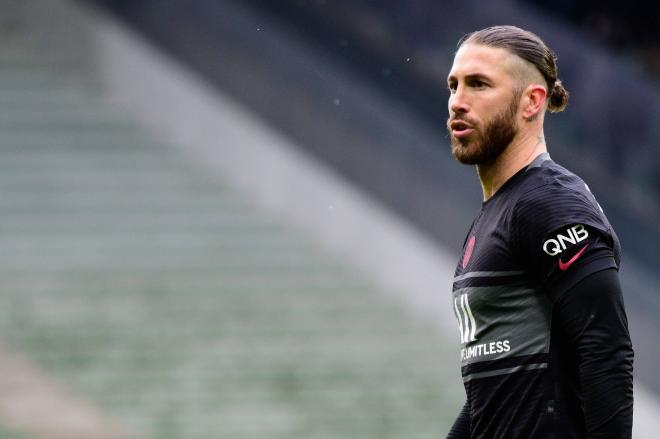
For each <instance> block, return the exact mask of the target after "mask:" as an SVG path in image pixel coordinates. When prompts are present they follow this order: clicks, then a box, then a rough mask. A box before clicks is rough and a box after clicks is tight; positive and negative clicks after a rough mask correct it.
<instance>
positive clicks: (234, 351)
mask: <svg viewBox="0 0 660 439" xmlns="http://www.w3.org/2000/svg"><path fill="white" fill-rule="evenodd" d="M2 41H3V42H2V47H0V103H1V105H0V130H1V132H2V135H1V136H0V169H1V172H0V214H1V218H2V219H1V220H0V248H1V249H2V252H0V284H1V290H0V334H1V335H0V341H1V342H2V344H4V345H5V346H8V347H9V348H10V349H11V350H14V351H17V352H20V353H22V354H23V355H25V357H26V358H28V359H30V360H31V361H32V362H33V363H34V364H35V365H36V366H37V367H39V368H40V369H41V370H43V371H45V372H46V373H47V374H48V375H49V376H50V377H52V379H53V380H54V381H55V382H57V383H59V385H62V386H65V387H66V388H67V389H69V390H70V391H71V392H72V393H74V394H76V395H78V396H79V397H80V398H83V399H84V400H86V401H88V402H89V403H90V404H92V405H94V406H95V407H98V408H99V409H100V410H102V411H104V412H105V413H107V414H108V416H110V417H111V418H112V419H115V420H116V422H118V423H119V424H120V425H121V426H122V427H123V428H125V429H126V430H127V431H130V432H132V433H134V434H135V436H136V437H144V438H158V439H167V438H231V439H248V438H265V437H267V438H287V439H294V438H305V439H310V438H319V439H320V438H356V439H357V438H373V439H387V438H406V439H414V438H420V439H421V438H434V437H438V435H441V434H442V432H443V431H446V430H447V428H448V425H449V423H450V422H451V420H452V418H453V417H454V415H455V413H456V408H457V406H458V405H459V404H460V402H461V399H462V398H463V395H462V390H461V389H460V387H459V380H458V371H457V365H455V364H454V363H453V362H451V361H447V360H446V358H447V355H452V356H454V355H455V353H454V352H453V351H452V352H451V353H448V352H445V351H444V350H443V349H442V348H441V346H443V343H442V342H441V341H440V340H439V339H438V335H437V334H436V331H435V330H434V329H432V328H431V327H430V326H428V325H426V324H424V323H422V322H419V321H418V320H417V319H416V318H415V317H414V316H413V315H411V314H409V312H408V311H406V309H405V308H404V307H403V306H402V305H401V304H399V303H398V302H396V301H395V300H394V299H393V298H391V297H388V296H387V295H385V294H382V292H381V291H379V290H378V289H377V288H376V287H375V286H374V285H372V284H371V283H370V282H369V281H368V280H367V279H365V278H364V277H363V276H362V275H361V274H360V273H359V272H357V271H356V270H355V269H353V268H351V266H350V265H349V264H348V263H346V262H345V261H342V260H341V259H339V258H338V257H336V256H333V255H330V254H328V253H326V252H325V251H323V250H322V249H320V248H318V247H317V246H316V245H315V244H314V243H313V242H312V241H310V240H308V239H307V237H305V236H304V235H301V234H300V233H298V232H296V231H295V230H292V229H290V228H288V227H287V226H286V225H284V224H282V223H280V222H278V220H276V219H274V218H271V217H269V216H268V215H266V214H264V213H262V212H261V211H259V210H258V209H257V208H255V207H254V206H253V205H251V203H250V201H249V200H248V199H246V198H245V197H243V196H242V194H241V193H238V192H235V191H234V190H232V189H230V187H229V186H227V185H226V184H225V183H224V182H223V180H222V176H221V175H220V176H218V175H213V174H211V173H209V172H208V171H207V170H203V169H201V168H200V167H199V166H198V164H196V163H195V162H193V161H191V160H189V159H188V158H187V157H186V156H185V155H184V154H183V153H182V152H181V151H182V150H181V149H179V148H175V147H173V146H172V145H169V144H168V143H167V142H165V141H162V140H161V139H158V138H156V137H154V135H152V134H150V133H147V132H145V131H143V130H142V129H140V128H139V127H138V126H137V125H136V124H135V123H134V122H133V121H132V120H131V118H130V117H129V115H127V114H124V113H122V112H119V111H117V110H115V109H113V108H112V107H110V106H108V105H107V104H106V103H104V102H103V100H102V98H101V96H100V92H99V90H98V89H97V88H95V87H94V85H93V84H90V83H89V82H86V81H85V80H84V79H82V78H80V77H77V76H76V75H72V74H71V73H70V72H68V71H66V70H63V69H61V68H55V67H52V66H49V65H46V64H45V62H44V58H43V57H42V56H41V55H40V54H39V53H38V52H35V51H34V50H33V49H32V48H31V46H30V44H29V43H27V42H25V41H24V40H22V39H21V38H16V37H15V36H14V37H12V36H11V35H3V38H2ZM455 369H456V370H455ZM35 422H38V420H35ZM3 437H14V436H13V435H9V433H7V435H6V436H3ZM18 437H22V436H18Z"/></svg>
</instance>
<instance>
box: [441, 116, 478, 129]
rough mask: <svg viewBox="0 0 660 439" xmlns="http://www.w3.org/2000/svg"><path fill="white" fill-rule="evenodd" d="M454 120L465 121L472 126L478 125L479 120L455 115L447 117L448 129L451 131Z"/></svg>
mask: <svg viewBox="0 0 660 439" xmlns="http://www.w3.org/2000/svg"><path fill="white" fill-rule="evenodd" d="M454 122H463V123H465V124H467V125H469V126H470V127H475V126H476V125H477V121H475V120H473V119H471V118H469V117H465V116H456V115H454V116H452V117H450V118H448V119H447V129H448V130H449V131H451V124H452V123H454Z"/></svg>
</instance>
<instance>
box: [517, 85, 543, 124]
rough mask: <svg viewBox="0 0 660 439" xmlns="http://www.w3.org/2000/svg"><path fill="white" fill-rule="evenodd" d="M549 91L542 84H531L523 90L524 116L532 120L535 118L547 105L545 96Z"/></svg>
mask: <svg viewBox="0 0 660 439" xmlns="http://www.w3.org/2000/svg"><path fill="white" fill-rule="evenodd" d="M547 95H548V91H547V90H546V89H545V87H544V86H542V85H540V84H530V85H529V86H528V87H527V88H526V89H525V91H524V92H523V102H522V110H523V113H522V116H523V118H524V119H525V120H527V121H529V122H531V121H533V120H535V119H536V118H537V117H538V115H539V114H540V113H541V111H542V110H543V108H544V105H545V97H546V96H547Z"/></svg>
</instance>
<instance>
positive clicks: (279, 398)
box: [0, 0, 660, 439]
mask: <svg viewBox="0 0 660 439" xmlns="http://www.w3.org/2000/svg"><path fill="white" fill-rule="evenodd" d="M0 11H2V13H1V14H0V168H1V169H2V172H1V173H0V211H1V213H2V219H0V249H2V251H1V252H0V273H1V275H0V285H1V286H2V289H1V290H0V438H33V437H34V438H232V439H234V438H235V439H249V438H287V439H290V438H306V439H307V438H319V439H320V438H328V439H329V438H356V439H358V438H359V439H362V438H374V439H376V438H378V439H388V438H391V439H395V438H406V439H415V438H419V439H422V438H437V437H444V435H445V434H446V431H447V430H448V428H449V426H450V425H451V422H452V421H453V419H454V417H455V416H456V414H457V413H458V410H459V407H460V406H461V405H462V403H463V401H464V398H465V396H464V391H463V389H462V383H461V380H460V375H459V361H458V355H457V351H458V344H457V340H458V338H457V335H458V332H457V331H456V328H455V327H454V320H453V319H454V318H453V315H452V313H451V310H449V309H448V306H447V304H448V303H449V302H448V297H449V296H448V294H449V293H450V289H451V279H452V275H453V270H454V266H455V264H456V261H457V260H458V254H459V252H460V248H461V246H462V243H463V238H464V235H465V233H466V231H467V228H468V227H469V224H470V223H471V222H472V219H473V217H474V216H475V215H476V213H477V212H478V211H479V209H480V206H481V201H480V200H481V192H480V188H479V185H478V180H477V178H476V177H475V174H474V170H473V169H471V168H468V167H464V166H460V165H458V164H457V163H456V162H455V161H454V159H453V158H452V157H451V154H450V152H449V141H448V138H447V135H446V132H445V128H444V126H445V120H446V118H447V109H446V102H447V91H446V85H445V78H446V75H447V72H448V71H449V69H450V66H451V63H452V61H453V54H454V51H455V47H456V42H457V41H458V39H459V38H460V37H461V36H462V35H463V34H465V33H467V32H470V31H473V30H476V29H480V28H483V27H486V26H489V25H493V24H514V25H518V26H521V27H524V28H527V29H530V30H532V31H534V32H535V33H537V34H538V35H540V36H541V37H542V38H543V39H544V40H545V41H546V43H547V44H548V45H549V46H550V47H551V48H553V50H554V51H555V52H556V53H557V54H558V56H559V64H558V65H559V76H560V78H561V79H562V81H563V83H564V84H565V86H566V87H567V89H568V90H569V91H570V93H571V101H570V104H569V107H568V109H567V111H565V112H564V113H560V114H557V115H550V116H549V117H548V118H547V119H546V139H547V142H548V147H549V150H550V153H551V155H552V156H553V158H554V159H555V160H556V161H557V162H559V163H561V164H563V165H564V166H566V167H567V168H569V169H570V170H572V171H574V172H576V173H578V174H579V175H581V176H582V177H583V179H584V180H585V181H586V182H587V183H588V184H589V186H590V188H591V190H592V191H593V192H594V194H595V195H596V197H597V198H598V200H599V202H600V204H601V205H602V206H603V208H604V210H605V212H606V214H607V215H608V217H609V219H610V221H611V222H612V223H613V225H614V227H615V229H616V230H617V232H618V234H619V237H620V239H621V241H622V246H623V252H624V256H623V258H624V259H623V266H622V270H621V276H622V281H623V283H624V293H625V301H626V306H627V310H628V318H629V324H630V329H631V333H632V336H633V343H634V346H635V380H636V388H635V396H636V407H635V416H636V419H635V437H636V438H651V437H656V436H654V433H655V432H657V431H658V430H657V429H658V428H660V427H659V426H658V422H659V421H658V419H660V409H658V407H659V406H660V405H659V403H658V398H659V397H660V381H659V380H658V379H657V374H656V369H657V367H658V365H660V353H659V351H658V348H657V339H658V335H660V319H659V318H658V316H659V315H660V293H659V292H658V285H659V284H660V270H659V268H660V256H659V253H658V250H657V249H658V248H660V227H659V224H660V148H659V146H660V145H658V143H659V140H658V139H660V136H659V134H660V124H659V123H658V122H659V121H660V88H659V79H660V52H659V47H660V46H659V40H658V29H659V26H658V22H657V14H655V13H653V12H652V11H654V9H653V7H652V6H651V4H650V2H649V3H648V4H646V3H645V2H620V1H605V2H603V1H600V2H592V1H553V2H550V1H545V0H537V1H531V0H493V1H490V2H487V3H486V2H478V1H470V0H463V1H453V0H449V1H442V2H440V1H434V0H408V1H389V0H381V1H374V0H334V1H333V0H279V1H267V0H242V1H238V0H196V1H185V0H138V1H136V0H132V1H131V0H76V1H74V0H47V1H37V0H24V1H21V0H0Z"/></svg>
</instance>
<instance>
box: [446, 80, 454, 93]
mask: <svg viewBox="0 0 660 439" xmlns="http://www.w3.org/2000/svg"><path fill="white" fill-rule="evenodd" d="M447 88H448V89H449V92H450V93H451V94H454V93H456V83H455V82H449V83H447Z"/></svg>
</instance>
